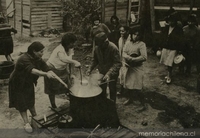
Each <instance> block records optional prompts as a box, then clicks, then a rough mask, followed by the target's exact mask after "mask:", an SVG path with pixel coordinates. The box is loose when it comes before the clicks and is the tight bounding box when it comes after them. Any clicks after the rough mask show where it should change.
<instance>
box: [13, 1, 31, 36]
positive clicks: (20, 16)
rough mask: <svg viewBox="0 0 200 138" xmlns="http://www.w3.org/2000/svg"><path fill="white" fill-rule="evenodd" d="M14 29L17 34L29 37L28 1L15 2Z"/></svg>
mask: <svg viewBox="0 0 200 138" xmlns="http://www.w3.org/2000/svg"><path fill="white" fill-rule="evenodd" d="M14 5H15V28H16V29H17V31H18V34H21V35H26V36H28V35H30V24H31V21H30V0H15V4H14Z"/></svg>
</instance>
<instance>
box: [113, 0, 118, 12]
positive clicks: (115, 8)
mask: <svg viewBox="0 0 200 138" xmlns="http://www.w3.org/2000/svg"><path fill="white" fill-rule="evenodd" d="M114 15H117V0H115V7H114Z"/></svg>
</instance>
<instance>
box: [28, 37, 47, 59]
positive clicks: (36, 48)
mask: <svg viewBox="0 0 200 138" xmlns="http://www.w3.org/2000/svg"><path fill="white" fill-rule="evenodd" d="M42 49H44V45H43V44H42V43H40V42H38V41H36V42H33V43H32V44H31V45H30V46H29V47H28V50H27V53H28V54H30V55H31V56H34V53H33V52H34V51H35V52H39V51H41V50H42Z"/></svg>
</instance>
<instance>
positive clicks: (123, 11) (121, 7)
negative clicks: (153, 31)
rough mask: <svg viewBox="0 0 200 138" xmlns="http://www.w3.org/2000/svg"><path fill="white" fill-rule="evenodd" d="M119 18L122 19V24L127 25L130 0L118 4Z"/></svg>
mask: <svg viewBox="0 0 200 138" xmlns="http://www.w3.org/2000/svg"><path fill="white" fill-rule="evenodd" d="M116 13H117V17H118V18H119V19H120V23H121V24H123V25H127V15H128V0H123V1H118V2H117V12H116Z"/></svg>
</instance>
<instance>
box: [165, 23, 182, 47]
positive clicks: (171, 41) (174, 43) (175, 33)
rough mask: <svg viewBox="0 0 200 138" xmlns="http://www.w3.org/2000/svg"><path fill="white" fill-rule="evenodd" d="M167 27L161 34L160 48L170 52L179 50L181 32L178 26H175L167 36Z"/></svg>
mask: <svg viewBox="0 0 200 138" xmlns="http://www.w3.org/2000/svg"><path fill="white" fill-rule="evenodd" d="M168 31H169V26H166V27H165V28H164V29H163V32H162V46H163V48H166V49H170V50H181V49H182V48H183V30H182V28H181V27H179V26H175V28H174V29H173V30H172V32H171V33H170V34H168Z"/></svg>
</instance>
